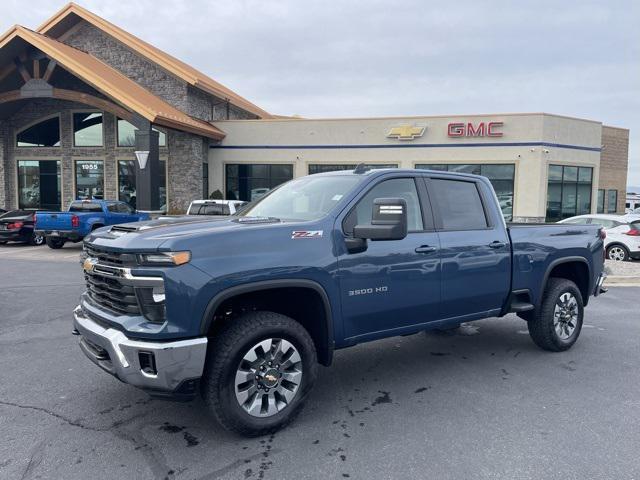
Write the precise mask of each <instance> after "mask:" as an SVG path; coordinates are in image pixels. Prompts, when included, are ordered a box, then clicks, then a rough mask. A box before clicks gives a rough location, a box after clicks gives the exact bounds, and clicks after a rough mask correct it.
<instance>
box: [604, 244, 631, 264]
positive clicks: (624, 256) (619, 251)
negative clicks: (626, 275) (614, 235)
mask: <svg viewBox="0 0 640 480" xmlns="http://www.w3.org/2000/svg"><path fill="white" fill-rule="evenodd" d="M607 259H608V260H614V261H616V262H624V261H626V260H629V250H627V249H626V248H625V247H623V246H622V245H611V246H610V247H608V248H607Z"/></svg>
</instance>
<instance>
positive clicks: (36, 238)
mask: <svg viewBox="0 0 640 480" xmlns="http://www.w3.org/2000/svg"><path fill="white" fill-rule="evenodd" d="M44 242H45V239H44V235H38V234H37V233H34V234H33V236H32V237H31V240H29V243H30V244H31V245H36V246H40V245H44Z"/></svg>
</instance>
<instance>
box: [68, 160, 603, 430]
mask: <svg viewBox="0 0 640 480" xmlns="http://www.w3.org/2000/svg"><path fill="white" fill-rule="evenodd" d="M604 236H605V234H604V232H603V231H602V229H601V228H600V227H599V226H597V225H568V224H553V225H511V226H507V225H506V224H505V222H504V220H503V217H502V214H501V210H500V207H499V204H498V200H497V198H496V196H495V193H494V191H493V189H492V187H491V184H490V183H489V181H488V180H487V179H486V178H484V177H479V176H474V175H465V174H455V173H447V172H434V171H425V170H400V169H387V170H367V169H366V167H364V166H359V167H358V168H356V169H355V170H354V171H348V172H333V173H324V174H317V175H311V176H307V177H303V178H298V179H294V180H291V181H290V182H288V183H286V184H284V185H282V186H280V187H278V188H277V189H275V190H273V191H272V192H270V193H269V194H267V195H266V196H264V197H263V198H261V199H260V200H259V201H257V202H256V203H255V204H253V205H250V206H249V207H248V208H247V209H245V210H243V211H242V212H241V213H240V214H239V215H235V216H232V217H226V218H201V217H200V218H193V217H191V218H189V217H186V218H185V217H180V218H163V219H159V220H155V221H149V222H140V223H136V224H130V225H118V226H115V227H112V228H111V229H102V230H100V231H99V232H94V233H92V234H90V235H89V236H88V237H87V238H86V239H85V242H84V248H85V252H86V255H87V257H86V259H85V261H84V263H83V268H84V274H85V279H86V285H87V288H86V291H85V292H84V293H83V294H82V295H81V298H80V304H79V305H78V306H77V307H76V309H75V310H74V312H73V315H74V320H73V323H74V330H73V333H74V334H76V335H79V337H80V347H81V349H82V350H83V351H84V353H85V354H86V356H87V357H89V359H91V360H92V361H93V362H94V363H96V364H97V365H98V366H100V367H101V368H102V369H104V370H106V371H107V372H109V373H110V374H112V375H115V376H116V377H117V378H119V379H120V380H122V381H123V382H126V383H129V384H132V385H135V386H137V387H140V388H142V389H144V390H146V391H148V392H149V393H151V394H152V395H158V396H163V395H164V396H171V397H175V398H191V397H193V396H194V395H195V394H196V393H198V392H199V393H201V394H202V396H203V397H204V399H205V402H206V404H207V405H208V407H209V410H210V411H211V413H212V415H213V416H214V417H215V418H216V419H217V420H218V421H219V422H220V423H221V424H222V425H223V426H224V427H226V428H228V429H230V430H233V431H236V432H239V433H241V434H244V435H260V434H264V433H266V432H272V431H274V430H275V429H277V428H279V427H281V426H283V425H284V424H286V423H287V422H289V421H290V420H292V419H293V417H294V416H295V415H296V413H298V412H299V411H300V408H301V406H302V404H303V402H304V400H305V398H306V397H307V396H308V394H309V392H310V391H311V387H312V386H313V383H314V381H315V379H316V374H317V369H318V364H322V365H330V364H331V360H332V356H333V352H334V350H335V349H338V348H344V347H349V346H352V345H356V344H358V343H361V342H366V341H370V340H376V339H380V338H385V337H390V336H395V335H406V334H412V333H416V332H420V331H423V330H431V329H450V328H455V327H457V326H459V325H460V324H461V323H462V322H469V321H472V320H478V319H483V318H487V317H494V316H504V315H506V314H508V313H510V312H515V313H516V314H517V315H518V316H519V317H521V318H522V319H524V320H525V321H526V322H527V325H528V329H529V332H530V334H531V338H532V339H533V341H534V342H535V343H536V344H537V345H538V346H540V347H541V348H543V349H545V350H550V351H554V352H558V351H562V350H566V349H568V348H569V347H571V346H572V345H573V344H574V343H575V341H576V340H577V339H578V336H579V334H580V330H581V327H582V321H583V316H584V310H583V309H584V307H585V306H586V305H587V303H588V302H589V298H590V296H592V295H598V294H599V293H601V292H602V291H604V288H603V286H602V284H603V281H604V273H603V263H604V255H603V238H604Z"/></svg>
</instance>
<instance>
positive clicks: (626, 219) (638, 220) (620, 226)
mask: <svg viewBox="0 0 640 480" xmlns="http://www.w3.org/2000/svg"><path fill="white" fill-rule="evenodd" d="M558 223H571V224H574V225H575V224H577V225H587V224H591V225H593V224H600V225H602V227H603V228H604V229H605V231H606V232H607V238H606V239H605V241H604V246H605V248H606V255H607V259H608V260H618V261H622V260H629V259H631V258H632V259H635V260H640V215H635V214H630V215H606V214H592V215H579V216H577V217H571V218H566V219H564V220H560V221H559V222H558Z"/></svg>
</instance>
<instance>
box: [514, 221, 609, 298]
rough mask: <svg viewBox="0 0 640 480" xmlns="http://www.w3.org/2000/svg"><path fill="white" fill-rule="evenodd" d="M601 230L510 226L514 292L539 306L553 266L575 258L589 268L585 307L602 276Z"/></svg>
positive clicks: (548, 225)
mask: <svg viewBox="0 0 640 480" xmlns="http://www.w3.org/2000/svg"><path fill="white" fill-rule="evenodd" d="M600 229H601V227H600V226H599V225H571V224H566V223H544V224H539V223H535V224H515V223H512V224H509V225H508V226H507V231H508V233H509V238H510V239H511V244H512V249H513V253H512V270H513V277H512V291H518V290H527V291H529V293H530V298H531V301H532V303H533V304H534V305H535V304H537V303H538V302H539V301H540V298H541V295H542V288H543V285H544V284H545V281H546V277H547V276H549V275H550V274H551V272H552V271H553V268H554V265H555V264H557V263H559V262H560V261H563V262H566V261H567V259H572V258H575V260H576V262H578V263H580V262H581V263H583V264H584V266H585V267H586V268H585V269H584V272H585V273H584V275H583V276H584V285H583V290H584V292H585V294H584V295H583V296H584V297H585V298H584V299H583V300H584V303H585V305H586V304H587V302H588V300H589V295H591V294H592V292H593V288H594V285H595V282H596V279H597V278H598V276H599V275H600V273H601V272H602V263H603V262H602V258H598V257H602V252H603V250H602V239H601V238H600ZM585 259H586V263H585ZM588 272H591V274H590V275H589V274H588Z"/></svg>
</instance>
